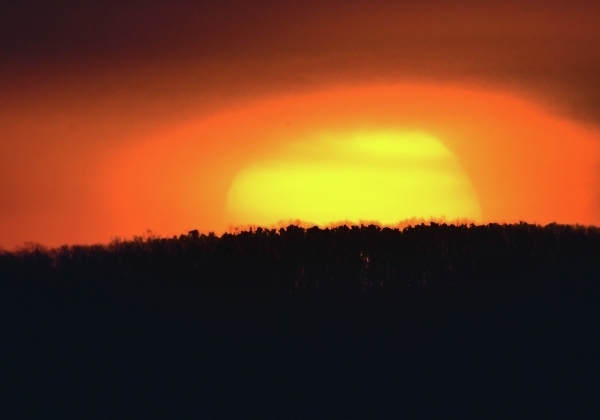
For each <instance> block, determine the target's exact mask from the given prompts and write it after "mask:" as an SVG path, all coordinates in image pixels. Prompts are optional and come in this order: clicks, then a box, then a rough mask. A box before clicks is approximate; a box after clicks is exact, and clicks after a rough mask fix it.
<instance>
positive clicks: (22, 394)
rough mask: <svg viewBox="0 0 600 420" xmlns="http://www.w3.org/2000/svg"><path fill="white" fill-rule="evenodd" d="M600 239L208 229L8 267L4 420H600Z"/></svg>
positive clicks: (473, 230) (491, 229) (2, 288)
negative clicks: (208, 231)
mask: <svg viewBox="0 0 600 420" xmlns="http://www.w3.org/2000/svg"><path fill="white" fill-rule="evenodd" d="M599 284H600V229H599V228H596V227H583V226H566V225H557V224H552V225H548V226H537V225H532V224H526V223H520V224H512V225H500V224H490V225H485V226H475V225H445V224H435V223H431V225H417V226H413V227H407V228H404V229H402V230H400V229H390V228H380V227H378V226H374V225H370V226H353V227H346V226H340V227H336V228H331V229H319V228H309V229H305V228H300V227H297V226H288V227H287V228H282V229H278V230H273V229H261V228H257V229H253V230H247V231H242V232H239V233H235V234H224V235H222V236H221V237H217V236H215V235H213V234H208V235H202V234H200V233H199V232H198V231H190V232H188V233H187V234H185V235H180V236H179V237H171V238H161V237H157V236H153V235H148V236H147V237H136V238H134V239H133V240H126V241H122V240H114V241H113V242H111V243H110V244H107V245H91V246H63V247H59V248H53V249H46V248H44V247H41V246H33V245H31V246H28V247H25V248H22V249H20V250H17V251H14V252H2V253H0V337H1V338H0V373H1V374H0V377H1V378H2V379H1V380H0V386H2V389H0V391H2V395H3V399H4V402H3V404H0V417H2V418H173V417H177V418H248V417H251V418H269V417H271V418H313V417H317V418H320V417H334V418H335V417H343V418H371V417H373V418H406V417H407V418H472V417H475V418H521V417H534V418H536V417H545V418H552V417H555V418H596V417H597V415H596V414H598V413H600V401H599V400H598V398H597V390H598V389H599V387H600V379H599V378H600V364H599V363H598V354H599V351H600V305H598V302H599V301H600V285H599Z"/></svg>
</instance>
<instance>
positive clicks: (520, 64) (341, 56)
mask: <svg viewBox="0 0 600 420" xmlns="http://www.w3.org/2000/svg"><path fill="white" fill-rule="evenodd" d="M542 6H543V7H542ZM598 8H599V6H598V5H597V4H596V3H594V2H576V3H573V2H569V3H566V2H564V3H560V2H554V3H552V2H526V3H519V5H518V6H517V5H505V4H502V5H500V4H495V3H491V2H452V3H450V2H414V4H413V3H403V4H402V5H398V4H397V2H381V1H380V2H361V1H355V2H344V3H343V4H342V3H335V2H333V3H328V4H327V5H323V4H321V3H317V2H314V3H311V2H302V3H300V2H298V3H295V2H286V3H285V4H282V3H281V2H256V3H255V4H253V5H252V6H249V5H246V4H244V3H241V2H236V1H230V2H223V3H220V4H219V5H215V4H214V2H207V3H202V2H186V1H182V2H177V3H173V2H154V3H152V4H147V2H136V1H129V2H128V1H124V2H114V3H110V2H105V3H102V4H101V3H98V4H92V3H87V4H85V5H81V4H78V3H77V4H76V3H75V2H68V1H64V2H56V3H55V4H54V5H51V6H50V5H46V4H45V3H42V2H36V1H32V2H20V3H18V4H17V3H16V2H15V4H14V5H10V6H9V7H8V8H7V12H6V13H3V15H2V17H0V35H1V36H0V47H1V48H0V76H1V77H0V247H5V248H12V247H14V246H16V245H19V244H22V243H23V242H24V241H35V242H41V243H44V244H48V245H59V244H62V243H90V242H106V241H108V240H110V238H111V237H114V236H115V235H120V236H125V237H131V236H132V235H134V234H142V233H144V232H145V230H146V229H148V228H150V229H152V230H154V231H156V232H158V233H159V234H174V233H181V232H183V231H185V230H187V229H193V228H199V229H201V230H205V231H206V230H217V231H219V230H223V229H225V226H224V225H223V218H222V211H223V206H224V200H225V196H226V193H227V188H228V186H229V183H230V182H231V181H232V179H233V177H234V176H235V173H236V172H237V171H238V170H239V169H240V168H241V167H243V165H244V164H245V163H247V162H248V161H250V160H251V159H253V158H257V157H259V156H260V155H261V153H266V152H268V150H271V149H270V148H273V147H277V144H278V142H285V141H286V139H288V140H289V139H290V138H300V137H301V136H303V135H306V133H310V132H311V130H322V129H328V130H342V129H346V130H347V129H352V128H365V127H367V128H372V129H375V128H377V127H397V128H403V129H418V130H425V131H427V132H430V133H431V134H432V135H435V136H437V137H438V138H439V139H440V140H441V141H442V142H443V143H444V144H445V145H446V147H448V148H449V149H450V150H451V151H452V152H453V153H454V154H455V156H456V157H457V158H458V159H459V161H460V163H461V165H462V166H463V168H464V170H465V171H466V173H467V174H468V176H469V178H470V180H471V182H472V184H473V187H474V189H475V191H476V193H477V196H478V199H479V202H480V204H481V207H482V213H483V217H484V221H516V220H521V219H522V220H526V221H531V222H539V223H548V222H551V221H558V222H567V223H584V224H589V223H596V224H598V223H600V221H599V219H600V205H599V203H600V199H599V194H598V179H597V178H598V163H599V161H598V159H599V158H598V154H597V153H598V150H597V148H598V144H599V143H598V142H599V141H600V137H599V134H598V133H599V131H598V125H599V124H600V84H599V82H598V78H597V74H600V58H598V55H597V51H598V48H599V47H600V29H598V25H597V23H596V19H595V17H597V16H598V15H599V13H598V12H599V11H600V10H598Z"/></svg>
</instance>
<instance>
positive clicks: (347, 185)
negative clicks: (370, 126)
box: [225, 130, 481, 226]
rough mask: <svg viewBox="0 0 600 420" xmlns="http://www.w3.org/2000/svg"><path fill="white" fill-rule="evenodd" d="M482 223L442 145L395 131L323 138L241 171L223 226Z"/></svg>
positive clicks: (319, 135) (477, 207)
mask: <svg viewBox="0 0 600 420" xmlns="http://www.w3.org/2000/svg"><path fill="white" fill-rule="evenodd" d="M412 218H417V219H427V220H430V219H443V220H448V221H453V220H464V219H468V220H472V221H475V222H477V221H480V220H481V209H480V205H479V202H478V200H477V197H476V195H475V192H474V190H473V187H472V185H471V182H470V180H469V178H468V177H467V175H466V173H465V172H464V170H463V169H462V167H461V166H460V164H459V162H458V161H457V159H456V158H455V157H454V155H453V154H452V153H451V152H450V151H449V150H448V148H446V147H445V146H444V145H443V143H442V142H440V141H439V140H438V139H437V138H435V137H434V136H432V135H429V134H427V133H424V132H402V131H400V130H380V131H356V132H322V133H316V134H314V135H313V136H310V138H307V139H304V140H301V141H296V142H293V143H289V144H286V145H285V146H283V147H281V148H280V149H278V150H277V151H274V152H273V153H272V154H271V155H270V156H265V157H263V158H261V159H259V160H255V161H253V162H250V163H249V164H247V165H246V166H245V167H244V168H242V170H240V171H239V172H238V173H237V175H236V176H235V178H234V180H233V182H232V184H231V186H230V188H229V191H228V194H227V203H226V208H225V222H226V223H227V224H229V225H236V226H239V225H259V226H272V225H276V224H278V223H282V222H286V221H290V220H300V221H303V222H307V223H312V224H316V225H321V226H323V225H329V224H332V223H338V222H353V223H359V222H363V221H369V222H377V223H380V224H384V225H393V224H397V223H399V222H401V221H404V220H408V219H412Z"/></svg>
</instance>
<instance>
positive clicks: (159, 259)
mask: <svg viewBox="0 0 600 420" xmlns="http://www.w3.org/2000/svg"><path fill="white" fill-rule="evenodd" d="M599 257H600V229H598V228H596V227H583V226H568V225H557V224H551V225H547V226H543V227H542V226H537V225H532V224H526V223H520V224H512V225H508V224H507V225H500V224H489V225H485V226H475V225H470V226H468V225H460V226H455V225H446V224H436V223H431V225H424V224H423V225H417V226H414V227H407V228H404V229H403V230H399V229H391V228H380V227H378V226H375V225H369V226H352V227H347V226H340V227H336V228H331V229H320V228H318V227H313V228H309V229H304V228H301V227H298V226H294V225H291V226H288V227H287V228H281V229H279V230H275V229H270V230H269V229H262V228H257V229H254V230H252V229H250V230H248V231H242V232H239V233H236V234H227V233H226V234H224V235H222V236H221V237H217V236H215V235H214V234H212V233H211V234H208V235H204V234H202V235H201V234H199V232H198V231H196V230H193V231H190V232H189V233H188V234H187V235H180V236H179V237H172V238H160V237H156V236H152V235H150V236H148V237H147V238H143V237H135V239H134V240H130V241H120V240H115V241H113V242H112V243H110V244H109V245H92V246H77V245H76V246H63V247H60V248H54V249H45V248H43V247H40V246H30V247H29V248H24V249H21V250H19V251H16V252H12V253H11V252H3V253H1V254H0V272H1V273H2V277H3V279H4V283H5V286H6V285H7V282H8V283H12V282H18V281H34V282H35V281H38V282H45V284H51V283H52V282H57V284H58V283H60V284H62V285H63V286H65V287H67V286H75V285H77V286H81V285H82V284H88V285H90V286H91V285H94V284H95V285H101V284H102V283H103V282H104V283H106V284H108V283H112V284H111V286H118V285H119V284H120V285H122V286H127V285H129V286H133V285H135V287H144V286H146V287H149V286H151V285H156V284H157V282H163V284H162V286H163V287H168V286H169V283H171V284H172V285H175V284H181V283H186V284H187V285H188V286H190V287H199V288H202V289H204V290H220V289H227V290H232V291H233V290H269V291H277V292H287V293H294V292H300V291H323V292H326V291H329V292H335V291H377V290H384V291H385V290H387V291H390V290H399V289H406V288H451V287H454V288H464V287H466V286H470V287H475V288H477V287H479V288H481V287H519V286H526V285H527V286H532V287H533V286H540V287H541V286H542V285H552V284H554V285H556V283H557V282H559V281H563V282H565V281H566V282H567V283H565V284H563V286H565V287H567V286H568V287H571V288H573V287H596V284H595V283H597V281H595V280H596V279H598V278H599V277H598V276H599V274H600V258H599Z"/></svg>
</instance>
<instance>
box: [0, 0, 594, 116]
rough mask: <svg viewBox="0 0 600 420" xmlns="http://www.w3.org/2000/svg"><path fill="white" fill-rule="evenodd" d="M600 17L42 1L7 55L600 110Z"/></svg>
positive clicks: (10, 68)
mask: <svg viewBox="0 0 600 420" xmlns="http://www.w3.org/2000/svg"><path fill="white" fill-rule="evenodd" d="M598 16H600V6H599V5H598V3H597V2H591V1H590V2H575V3H574V2H545V1H544V2H541V1H536V2H526V3H520V2H519V3H518V4H512V5H511V4H505V3H492V2H475V1H472V2H470V1H462V2H435V1H429V2H423V1H418V2H417V1H412V2H395V1H369V2H366V1H350V2H341V1H335V2H317V1H301V2H300V1H286V2H281V1H271V0H264V1H254V2H242V1H235V0H233V1H221V2H216V1H179V2H178V1H174V2H173V1H168V2H167V1H108V0H107V1H95V2H77V1H62V2H47V1H39V0H37V1H29V2H27V1H26V2H18V3H15V4H13V5H9V6H8V7H5V8H4V10H3V13H2V16H1V17H0V28H1V29H0V63H2V67H3V68H4V71H3V80H4V85H5V89H4V90H5V91H11V92H17V93H22V91H23V90H27V89H28V88H31V86H35V83H36V81H38V83H39V84H40V85H44V86H46V88H47V85H48V84H50V85H56V86H61V88H72V86H73V83H80V84H97V85H102V86H103V87H104V88H103V92H107V91H110V90H111V89H113V90H120V91H121V92H122V91H123V90H127V91H128V92H126V93H128V94H133V92H136V91H138V92H143V93H144V95H151V96H157V95H158V96H175V95H179V94H180V93H181V91H182V90H188V91H189V90H192V91H194V90H195V91H197V92H200V93H202V94H205V95H206V97H207V98H210V97H211V95H213V96H214V95H216V96H222V95H225V96H227V95H230V94H231V95H234V96H235V95H239V94H240V92H241V93H244V92H250V93H251V94H256V93H260V92H263V93H267V92H272V91H281V90H284V91H285V90H289V89H296V88H311V87H315V86H318V85H328V84H331V83H363V82H365V81H395V80H414V79H419V80H428V81H431V80H434V81H442V82H461V83H477V84H479V85H483V86H491V87H493V88H501V89H510V90H516V91H519V92H520V93H522V94H524V95H529V96H532V97H535V98H536V99H538V100H543V101H547V102H548V103H549V106H552V107H555V108H556V109H558V110H560V112H565V113H567V114H568V115H570V116H576V117H578V118H580V119H582V120H586V121H589V122H595V123H598V122H600V83H599V82H598V78H597V74H600V56H599V55H598V54H597V51H599V49H600V29H598V28H599V26H598V25H597V17H598ZM149 69H150V70H149ZM140 73H141V74H142V76H140ZM23 75H26V76H27V77H25V76H23ZM140 77H146V80H145V81H146V85H145V86H136V83H135V82H131V80H138V79H139V78H140ZM123 84H125V85H123ZM123 86H125V87H123ZM148 86H150V87H148Z"/></svg>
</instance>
